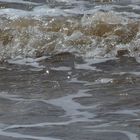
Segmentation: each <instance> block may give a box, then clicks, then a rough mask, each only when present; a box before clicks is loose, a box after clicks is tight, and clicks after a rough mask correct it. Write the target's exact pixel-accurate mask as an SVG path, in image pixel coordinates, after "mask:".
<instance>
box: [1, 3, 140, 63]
mask: <svg viewBox="0 0 140 140" xmlns="http://www.w3.org/2000/svg"><path fill="white" fill-rule="evenodd" d="M41 7H42V6H41ZM41 7H39V8H38V7H37V8H34V10H33V11H22V10H15V9H8V8H6V9H1V10H0V15H1V16H0V60H1V61H7V60H8V59H19V58H21V59H22V58H37V57H41V56H50V55H54V54H58V53H62V52H70V53H72V54H74V55H78V56H82V57H87V58H89V57H93V58H95V57H98V58H104V57H105V58H110V57H119V56H123V55H127V56H130V57H135V58H136V59H137V60H139V56H140V22H139V20H138V19H139V18H131V17H129V13H127V14H126V13H121V12H115V11H101V10H97V8H95V9H96V10H95V9H93V10H92V11H91V10H90V12H89V11H88V12H87V11H86V12H85V13H84V12H83V13H82V14H79V13H77V14H76V15H75V14H71V12H70V10H69V11H68V9H67V10H65V9H63V10H60V9H57V8H55V10H54V9H53V8H50V9H47V10H46V11H47V12H45V8H44V7H42V9H41ZM98 8H99V7H98ZM39 9H40V11H39ZM99 9H100V8H99ZM71 11H72V10H71ZM33 13H34V14H33ZM43 13H44V14H43ZM50 13H51V14H52V15H51V14H50ZM75 13H76V12H75ZM89 13H91V14H89Z"/></svg>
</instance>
